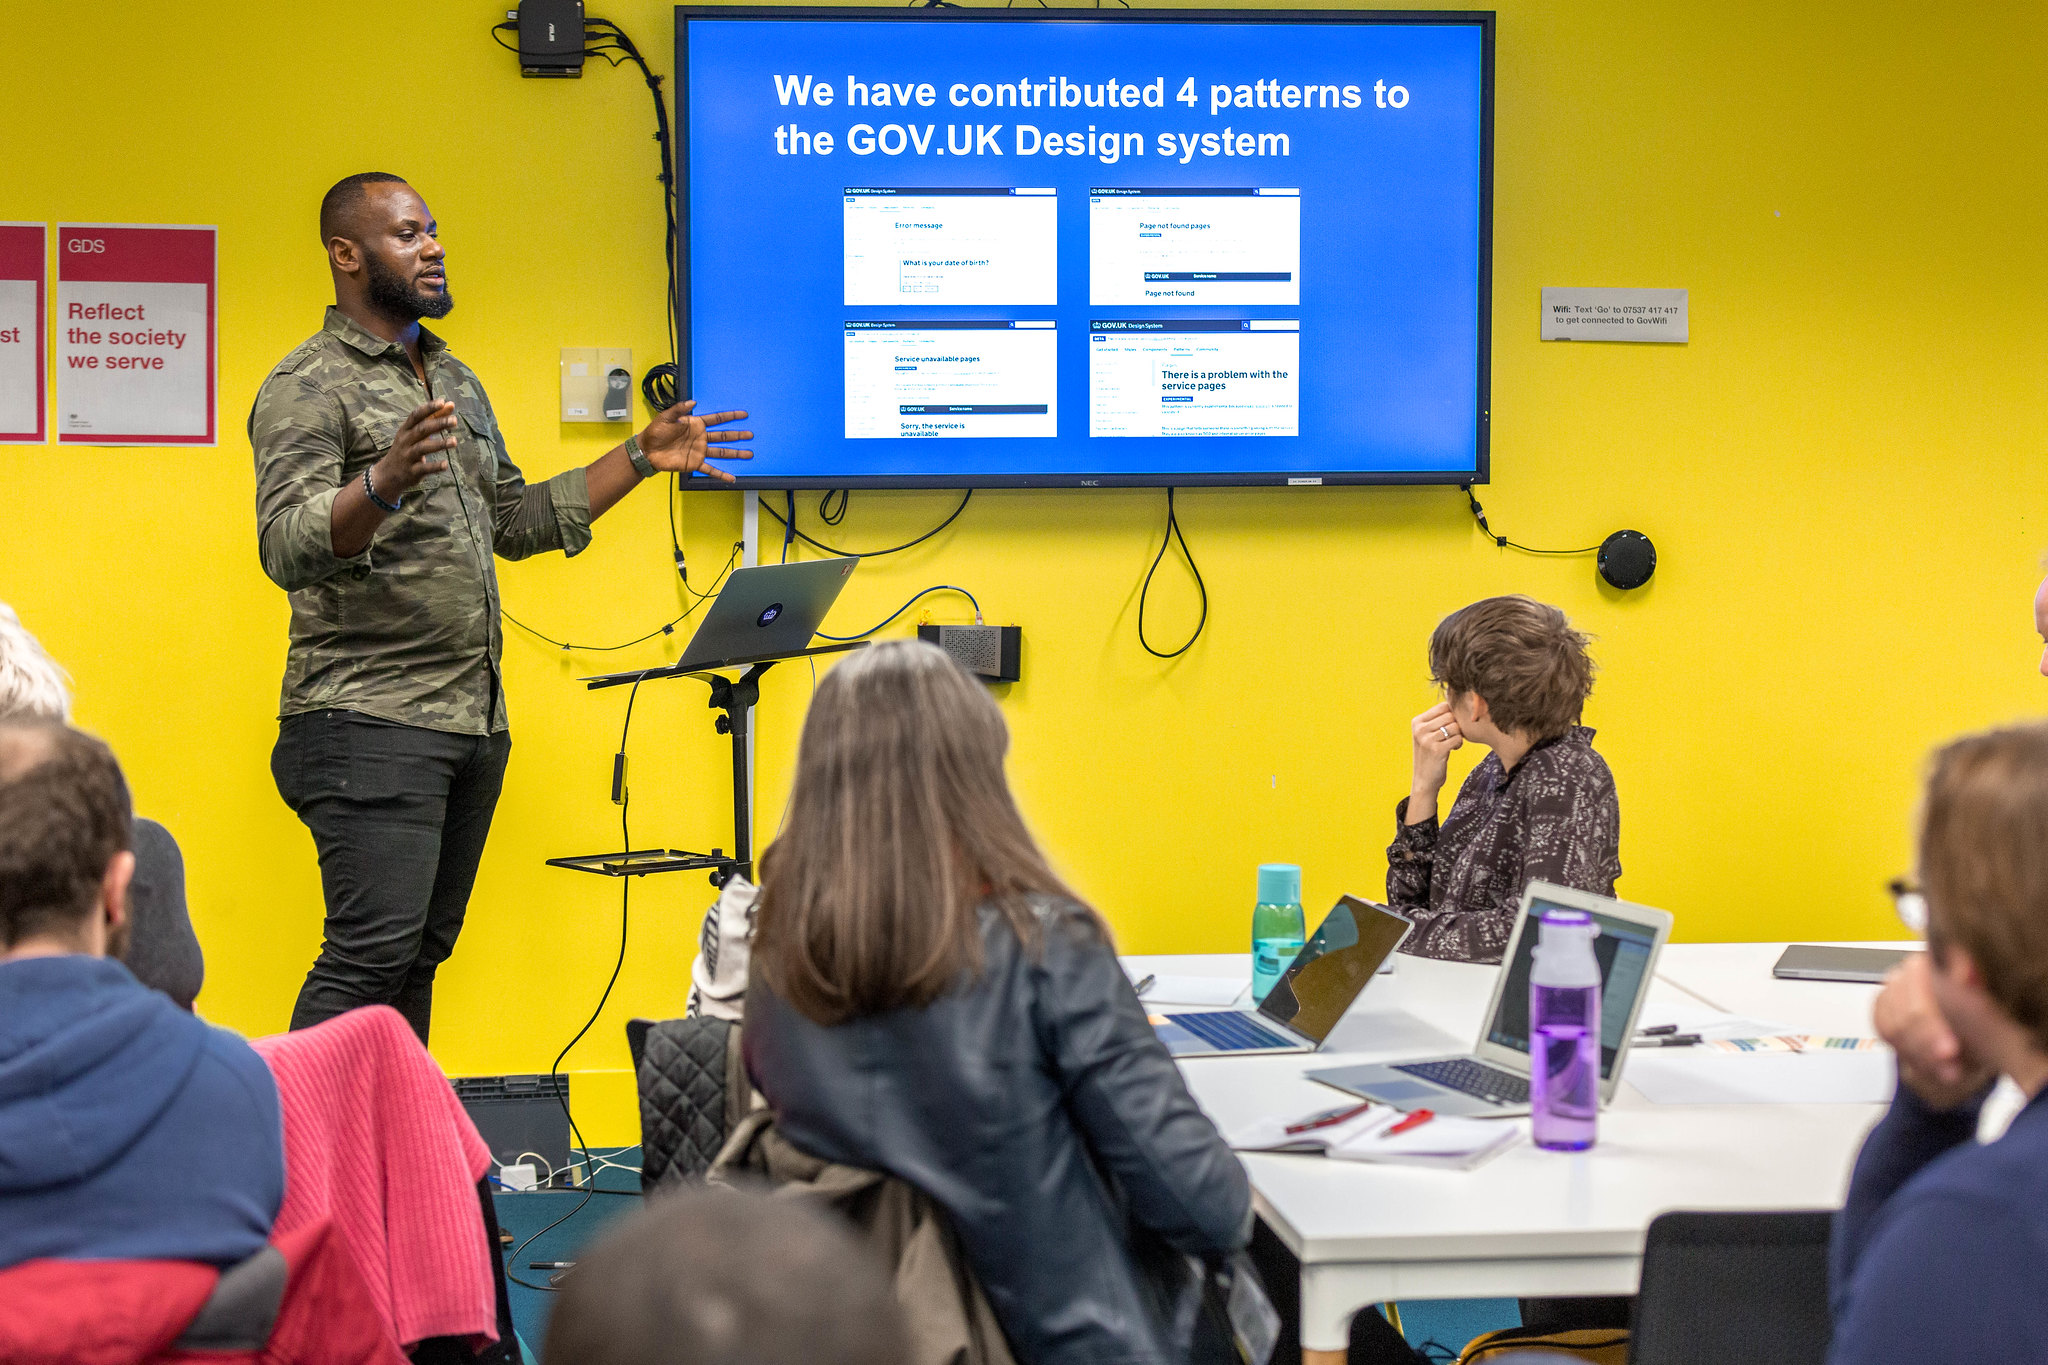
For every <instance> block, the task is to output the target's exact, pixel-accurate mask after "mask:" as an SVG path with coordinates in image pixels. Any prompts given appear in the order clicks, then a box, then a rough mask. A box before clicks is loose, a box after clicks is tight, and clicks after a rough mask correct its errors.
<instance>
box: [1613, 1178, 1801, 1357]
mask: <svg viewBox="0 0 2048 1365" xmlns="http://www.w3.org/2000/svg"><path fill="white" fill-rule="evenodd" d="M1832 1222H1833V1215H1832V1214H1830V1213H1826V1212H1798V1213H1666V1214H1662V1215H1660V1216H1659V1217H1658V1218H1657V1220H1656V1221H1655V1222H1653V1223H1651V1224H1650V1233H1649V1239H1648V1241H1647V1243H1646V1244H1645V1246H1644V1248H1643V1277H1642V1286H1641V1289H1640V1291H1639V1293H1638V1296H1637V1299H1636V1313H1635V1328H1634V1334H1633V1337H1632V1341H1631V1345H1630V1349H1629V1365H1730V1362H1738V1361H1739V1362H1741V1365H1822V1362H1823V1361H1825V1360H1826V1359H1827V1354H1828V1339H1829V1336H1830V1335H1831V1331H1830V1329H1831V1326H1832V1324H1831V1323H1830V1320H1829V1315H1828V1230H1829V1227H1830V1225H1831V1224H1832Z"/></svg>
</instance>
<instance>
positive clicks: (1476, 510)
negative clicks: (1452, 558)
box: [1458, 483, 1600, 555]
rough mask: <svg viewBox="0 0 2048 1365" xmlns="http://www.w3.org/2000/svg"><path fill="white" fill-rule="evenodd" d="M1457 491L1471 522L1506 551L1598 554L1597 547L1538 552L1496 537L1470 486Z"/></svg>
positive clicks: (1550, 553) (1502, 537)
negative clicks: (1470, 510)
mask: <svg viewBox="0 0 2048 1365" xmlns="http://www.w3.org/2000/svg"><path fill="white" fill-rule="evenodd" d="M1458 491H1459V492H1461V493H1463V494H1464V495H1465V501H1466V502H1468V503H1470V504H1472V520H1474V521H1476V522H1478V523H1479V529H1480V530H1482V531H1484V532H1486V534H1488V535H1489V536H1492V537H1493V543H1494V544H1496V545H1498V546H1500V547H1501V548H1503V549H1507V550H1520V551H1521V552H1522V553H1523V554H1525V555H1590V554H1597V553H1599V550H1600V547H1599V546H1598V545H1588V546H1587V547H1586V548H1585V549H1583V550H1539V549H1537V548H1536V547H1535V546H1533V545H1523V544H1520V543H1518V542H1516V541H1512V540H1509V539H1508V538H1507V537H1506V536H1503V535H1498V534H1496V533H1495V532H1494V529H1493V528H1492V527H1491V526H1488V525H1487V524H1486V510H1485V509H1484V508H1482V507H1481V506H1480V505H1479V499H1478V498H1476V497H1474V496H1473V495H1472V485H1471V484H1469V483H1461V484H1459V485H1458Z"/></svg>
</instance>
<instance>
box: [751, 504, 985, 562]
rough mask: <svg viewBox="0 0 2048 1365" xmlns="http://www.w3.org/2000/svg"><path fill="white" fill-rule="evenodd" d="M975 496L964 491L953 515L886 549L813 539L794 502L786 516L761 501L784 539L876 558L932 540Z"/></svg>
mask: <svg viewBox="0 0 2048 1365" xmlns="http://www.w3.org/2000/svg"><path fill="white" fill-rule="evenodd" d="M973 497H974V490H973V489H972V488H970V489H968V490H967V491H966V492H965V493H962V494H961V495H960V505H959V506H958V507H955V508H954V509H953V512H952V515H950V516H948V517H947V518H946V519H945V520H944V521H942V522H940V523H939V524H938V525H937V526H934V527H932V529H931V530H929V531H926V532H925V533H924V534H923V535H921V536H919V537H918V538H917V539H916V540H906V541H904V542H903V543H902V544H901V545H891V546H890V547H889V548H888V549H886V550H842V549H840V548H838V547H837V546H835V545H827V544H826V543H825V542H824V541H822V540H813V539H812V538H811V537H810V536H807V535H805V534H804V533H803V532H802V531H799V530H797V528H796V516H795V504H794V503H793V502H792V504H791V510H790V515H788V516H784V515H783V514H782V513H780V512H778V511H776V510H775V509H774V508H772V507H770V506H769V505H768V504H767V502H766V501H765V500H764V501H763V502H762V503H761V510H762V511H763V512H766V513H767V514H768V515H769V516H771V517H774V518H775V519H776V520H777V521H779V522H781V523H782V529H783V532H784V539H787V538H788V537H789V536H795V537H796V538H797V539H798V540H801V541H802V542H803V543H804V544H806V545H809V546H812V547H813V548H815V549H819V550H823V551H824V552H825V553H826V554H828V555H851V556H853V557H854V558H855V559H876V558H879V557H880V556H882V555H893V554H900V553H901V552H902V551H904V550H907V549H909V548H910V547H911V546H913V545H922V544H923V543H924V542H925V541H927V540H930V539H931V538H932V537H933V536H935V535H937V534H938V533H939V532H941V531H943V530H945V529H946V528H947V527H948V526H951V525H952V524H953V523H954V522H955V521H956V520H958V519H959V516H960V514H961V513H962V512H965V511H966V510H967V504H968V502H969V501H970V500H971V499H972V498H973ZM842 515H843V514H842Z"/></svg>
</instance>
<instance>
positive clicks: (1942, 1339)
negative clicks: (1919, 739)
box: [1829, 725, 2048, 1365]
mask: <svg viewBox="0 0 2048 1365" xmlns="http://www.w3.org/2000/svg"><path fill="white" fill-rule="evenodd" d="M1919 864H1920V875H1919V882H1918V884H1917V885H1914V884H1911V883H1906V882H1896V883H1894V884H1893V886H1892V891H1893V895H1894V897H1895V899H1896V901H1897V904H1898V908H1899V913H1900V918H1901V919H1904V920H1905V921H1906V922H1907V923H1908V924H1909V925H1913V926H1914V927H1916V928H1917V929H1919V930H1920V931H1921V932H1924V934H1925V935H1926V938H1927V951H1926V952H1925V953H1920V954H1916V955H1914V956H1913V957H1911V958H1909V959H1907V961H1906V962H1905V963H1904V964H1903V965H1901V966H1900V967H1899V968H1897V969H1896V970H1895V971H1894V972H1893V973H1892V975H1891V977H1890V978H1889V979H1888V980H1887V981H1886V983H1885V986H1884V989H1883V990H1882V991H1881V992H1879V994H1878V998H1877V1005H1876V1009H1875V1023H1876V1028H1877V1031H1878V1033H1879V1035H1880V1036H1882V1037H1883V1038H1884V1040H1885V1041H1886V1042H1887V1043H1889V1044H1891V1046H1892V1047H1893V1049H1894V1050H1895V1051H1896V1053H1897V1055H1898V1068H1899V1080H1898V1089H1897V1092H1896V1094H1895V1095H1894V1097H1893V1100H1892V1105H1891V1109H1890V1111H1889V1112H1888V1113H1887V1114H1886V1115H1885V1116H1884V1118H1883V1119H1882V1120H1881V1121H1880V1122H1879V1123H1878V1125H1877V1127H1876V1128H1874V1129H1873V1130H1872V1131H1871V1134H1870V1136H1869V1137H1868V1138H1867V1139H1866V1140H1865V1142H1864V1145H1863V1150H1862V1153H1861V1154H1860V1155H1859V1157H1858V1158H1857V1161H1856V1169H1855V1173H1854V1175H1853V1177H1852V1178H1851V1181H1850V1185H1849V1195H1848V1198H1847V1200H1846V1202H1845V1204H1844V1206H1843V1208H1842V1211H1841V1212H1840V1213H1839V1214H1838V1215H1837V1216H1836V1224H1835V1235H1834V1239H1833V1242H1832V1245H1831V1248H1830V1256H1831V1260H1832V1264H1831V1266H1830V1279H1831V1288H1832V1293H1831V1297H1832V1306H1833V1310H1834V1322H1835V1333H1834V1344H1833V1347H1832V1349H1831V1351H1830V1354H1829V1360H1830V1362H1832V1365H1865V1362H1872V1363H1874V1362H1878V1361H1897V1360H1911V1361H1914V1362H1916V1365H1940V1362H1945V1361H1954V1362H1957V1363H1958V1365H1960V1363H1961V1362H1964V1361H1980V1360H2048V1292H2044V1291H2048V1271H2044V1269H2043V1268H2044V1267H2048V1100H2044V1099H2043V1098H2042V1092H2043V1091H2044V1090H2048V726H2044V725H2034V726H2026V727H2022V728H2016V729H2009V730H2000V731H1995V732H1993V733H1990V734H1985V735H1976V736H1972V737H1970V738H1968V739H1963V740H1959V741H1957V742H1956V743H1954V744H1951V745H1949V746H1948V747H1947V748H1945V749H1943V750H1942V751H1941V752H1940V753H1939V754H1937V755H1936V757H1935V761H1934V769H1933V773H1932V775H1931V776H1930V777H1929V779H1928V783H1927V794H1926V800H1925V803H1924V806H1923V813H1922V816H1921V829H1920V847H1919ZM2000 1076H2005V1077H2008V1078H2010V1079H2011V1081H2012V1082H2013V1083H2014V1084H2015V1085H2016V1086H2017V1087H2018V1088H2019V1090H2020V1092H2021V1093H2022V1094H2023V1095H2024V1096H2025V1097H2026V1100H2027V1103H2026V1107H2025V1108H2023V1109H2022V1110H2021V1111H2020V1113H2019V1115H2018V1116H2017V1117H2016V1118H2014V1120H2013V1121H2012V1124H2011V1126H2010V1127H2009V1128H2008V1129H2007V1130H2006V1132H2005V1135H2004V1136H2003V1137H2002V1138H2000V1139H1999V1140H1997V1141H1996V1142H1990V1143H1980V1142H1979V1141H1977V1127H1978V1118H1979V1113H1980V1111H1981V1109H1982V1108H1983V1105H1984V1101H1985V1098H1986V1097H1987V1096H1988V1095H1989V1093H1990V1091H1991V1087H1992V1085H1993V1084H1994V1083H1995V1082H1996V1081H1997V1079H1998V1078H1999V1077H2000Z"/></svg>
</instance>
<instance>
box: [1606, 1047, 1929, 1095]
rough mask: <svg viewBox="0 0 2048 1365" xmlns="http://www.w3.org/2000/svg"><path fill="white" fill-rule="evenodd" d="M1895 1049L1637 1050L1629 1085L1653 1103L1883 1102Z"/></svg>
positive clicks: (1631, 1058) (1627, 1073)
mask: <svg viewBox="0 0 2048 1365" xmlns="http://www.w3.org/2000/svg"><path fill="white" fill-rule="evenodd" d="M1894 1074H1895V1073H1894V1071H1893V1063H1892V1054H1891V1052H1890V1050H1889V1049H1884V1050H1879V1051H1875V1052H1764V1053H1728V1052H1709V1051H1706V1050H1704V1049H1701V1048H1660V1049H1658V1050H1656V1051H1654V1052H1653V1051H1650V1050H1648V1049H1643V1048H1638V1049H1636V1050H1635V1051H1633V1052H1631V1053H1630V1054H1629V1059H1628V1069H1627V1071H1625V1072H1624V1073H1623V1075H1624V1076H1625V1077H1626V1079H1627V1081H1628V1083H1629V1084H1630V1085H1632V1086H1634V1087H1635V1088H1636V1089H1637V1090H1638V1091H1640V1092H1641V1093H1642V1096H1643V1098H1644V1099H1646V1100H1649V1101H1650V1102H1651V1103H1652V1104H1883V1103H1886V1102H1887V1101H1889V1100H1890V1099H1891V1097H1892V1086H1893V1081H1894Z"/></svg>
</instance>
